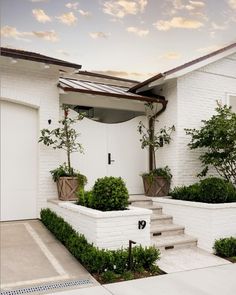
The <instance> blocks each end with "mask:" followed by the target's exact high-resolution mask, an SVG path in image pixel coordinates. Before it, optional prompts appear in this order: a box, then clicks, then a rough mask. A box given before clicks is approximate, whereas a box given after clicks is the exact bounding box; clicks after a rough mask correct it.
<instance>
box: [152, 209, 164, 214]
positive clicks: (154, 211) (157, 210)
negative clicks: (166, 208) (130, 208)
mask: <svg viewBox="0 0 236 295" xmlns="http://www.w3.org/2000/svg"><path fill="white" fill-rule="evenodd" d="M150 210H152V212H153V214H159V215H161V214H162V208H157V209H150Z"/></svg>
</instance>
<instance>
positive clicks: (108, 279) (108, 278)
mask: <svg viewBox="0 0 236 295" xmlns="http://www.w3.org/2000/svg"><path fill="white" fill-rule="evenodd" d="M116 278H117V275H116V274H115V273H114V271H111V270H108V271H105V272H104V273H103V274H102V275H101V279H102V281H103V282H104V283H107V284H108V283H114V282H115V280H116Z"/></svg>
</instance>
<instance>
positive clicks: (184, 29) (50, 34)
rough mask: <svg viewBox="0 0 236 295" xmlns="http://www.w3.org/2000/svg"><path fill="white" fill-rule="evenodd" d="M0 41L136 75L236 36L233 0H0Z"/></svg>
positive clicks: (84, 65) (111, 71) (144, 76)
mask: <svg viewBox="0 0 236 295" xmlns="http://www.w3.org/2000/svg"><path fill="white" fill-rule="evenodd" d="M0 13H1V46H4V47H10V48H17V49H23V50H28V51H34V52H37V53H41V54H44V55H48V56H51V57H55V58H60V59H63V60H67V61H71V62H75V63H78V64H81V65H82V70H87V71H95V72H100V73H103V74H109V75H115V76H119V77H124V78H131V79H135V80H138V81H143V80H145V79H147V78H149V77H151V76H153V75H155V74H157V73H159V72H163V71H165V70H168V69H171V68H173V67H175V66H178V65H180V64H183V63H185V62H187V61H190V60H192V59H194V58H197V57H200V56H202V55H205V54H207V53H209V52H211V51H214V50H217V49H218V48H221V47H223V46H225V45H228V44H231V43H234V42H236V0H196V1H195V0H78V1H75V0H0Z"/></svg>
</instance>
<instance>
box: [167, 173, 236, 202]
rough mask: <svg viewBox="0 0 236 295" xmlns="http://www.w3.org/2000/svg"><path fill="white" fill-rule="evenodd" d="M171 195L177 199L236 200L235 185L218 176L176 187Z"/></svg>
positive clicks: (198, 200)
mask: <svg viewBox="0 0 236 295" xmlns="http://www.w3.org/2000/svg"><path fill="white" fill-rule="evenodd" d="M170 195H171V196H172V198H173V199H177V200H185V201H194V202H203V203H230V202H236V188H235V187H234V185H233V184H232V183H230V182H227V181H226V180H224V179H221V178H217V177H210V178H206V179H204V180H201V181H200V182H198V183H195V184H192V185H189V186H182V187H176V188H174V190H173V191H172V192H170Z"/></svg>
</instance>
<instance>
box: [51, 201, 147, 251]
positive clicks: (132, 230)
mask: <svg viewBox="0 0 236 295" xmlns="http://www.w3.org/2000/svg"><path fill="white" fill-rule="evenodd" d="M47 207H48V208H49V209H51V210H52V211H54V212H55V213H56V214H58V215H59V216H61V217H62V218H63V219H64V220H65V221H67V222H68V223H70V224H71V226H72V227H73V228H74V229H75V230H76V231H77V232H78V233H80V234H83V235H84V236H85V237H86V239H87V240H88V242H90V243H93V244H94V245H95V246H97V247H98V248H100V249H111V250H114V249H120V248H122V247H124V248H126V247H128V243H129V240H133V241H135V242H137V243H138V244H141V245H143V246H149V245H150V216H151V214H152V211H151V210H148V209H143V208H136V207H130V210H125V211H108V212H102V211H98V210H94V209H90V208H86V207H83V206H78V205H74V204H71V203H68V202H57V201H49V202H48V204H47ZM140 220H145V221H146V227H145V228H144V229H138V222H139V221H140Z"/></svg>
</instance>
